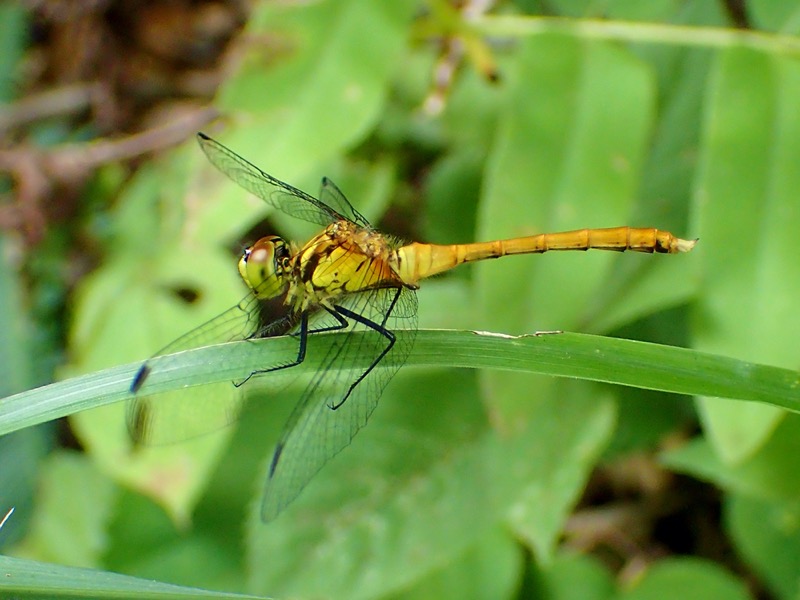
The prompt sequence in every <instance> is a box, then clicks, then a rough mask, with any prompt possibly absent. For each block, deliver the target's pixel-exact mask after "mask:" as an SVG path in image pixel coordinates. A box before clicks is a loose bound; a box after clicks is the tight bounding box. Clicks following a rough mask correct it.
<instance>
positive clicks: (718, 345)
mask: <svg viewBox="0 0 800 600" xmlns="http://www.w3.org/2000/svg"><path fill="white" fill-rule="evenodd" d="M798 96H800V64H799V63H798V62H797V61H795V60H791V59H787V58H784V57H782V56H774V55H773V56H770V55H766V54H762V53H760V52H755V51H752V50H744V49H731V50H728V51H726V52H723V53H721V55H720V56H719V57H718V59H717V63H716V67H715V72H714V75H713V79H712V80H711V86H710V89H709V98H708V106H707V109H706V110H707V112H706V123H705V133H704V137H705V139H704V146H703V156H702V167H701V173H700V175H699V179H698V182H697V197H698V200H699V202H698V205H697V209H698V214H697V221H698V230H699V231H700V234H701V237H702V244H703V251H702V252H698V253H697V260H698V261H700V263H701V269H702V296H701V298H702V301H701V302H700V303H699V304H698V306H697V310H696V319H695V346H696V347H697V348H699V349H701V350H706V351H710V352H715V353H720V354H726V355H728V356H735V357H737V358H742V359H744V360H753V361H759V362H765V363H768V364H773V365H778V366H784V367H788V368H797V365H798V364H800V354H799V353H798V350H797V343H796V340H797V339H798V338H799V337H800V320H798V319H797V318H796V316H797V298H798V297H800V261H798V260H797V257H798V256H800V236H798V235H797V223H798V222H800V204H798V202H797V189H798V188H800V170H798V169H797V164H798V163H800V114H798V111H797V98H798ZM700 407H701V416H702V418H703V422H704V425H705V427H706V430H707V432H708V435H709V436H710V439H711V440H712V442H713V444H714V446H715V447H716V449H717V451H718V452H719V453H720V454H721V456H722V457H723V459H724V460H725V461H728V462H737V461H742V460H745V459H746V458H747V457H748V456H750V455H752V454H753V453H754V452H755V451H756V450H758V448H759V447H760V446H761V445H762V444H763V443H764V442H765V441H766V440H767V439H768V437H769V436H770V434H771V433H772V431H773V429H774V428H775V426H776V424H777V423H778V421H779V420H780V418H781V413H780V412H779V411H775V410H774V409H772V408H769V407H764V406H757V405H752V404H748V405H741V404H736V405H734V404H730V403H724V402H720V401H719V400H715V399H704V400H702V401H701V403H700Z"/></svg>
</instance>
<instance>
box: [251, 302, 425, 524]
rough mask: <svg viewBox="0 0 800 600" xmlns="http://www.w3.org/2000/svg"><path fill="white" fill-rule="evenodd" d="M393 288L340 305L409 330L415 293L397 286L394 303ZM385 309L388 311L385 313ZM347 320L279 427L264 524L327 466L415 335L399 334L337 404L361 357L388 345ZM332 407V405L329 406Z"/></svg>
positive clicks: (372, 356)
mask: <svg viewBox="0 0 800 600" xmlns="http://www.w3.org/2000/svg"><path fill="white" fill-rule="evenodd" d="M396 293H397V290H396V289H381V290H372V291H369V292H362V293H359V294H354V295H351V296H349V297H346V298H344V299H343V301H342V302H341V303H340V304H341V305H343V306H344V307H345V308H347V309H349V310H350V311H353V312H355V313H358V314H361V315H363V316H364V317H365V318H366V319H369V320H370V321H371V322H372V323H375V324H377V325H379V326H382V327H384V328H387V329H389V330H391V331H401V330H406V331H409V332H415V331H416V323H417V322H416V315H417V310H416V309H417V300H416V294H415V292H414V291H413V290H409V289H405V288H402V289H401V290H400V296H399V298H398V300H397V302H394V303H393V299H394V296H395V294H396ZM391 306H393V307H394V308H393V310H392V312H391V314H389V316H388V317H387V316H386V313H387V311H388V310H389V308H390V307H391ZM349 321H350V327H349V328H348V330H347V334H346V335H345V336H344V337H343V339H342V341H340V342H337V344H335V345H333V346H332V347H331V349H330V350H329V351H328V352H327V354H326V355H325V357H324V358H323V360H322V362H321V367H320V369H319V370H318V371H317V372H316V373H315V374H314V376H313V378H312V379H311V381H310V383H309V384H308V386H307V387H306V388H305V390H304V391H303V392H302V395H301V397H300V400H299V402H298V403H297V405H296V407H295V409H294V412H293V413H292V415H291V417H290V418H289V421H288V422H287V423H286V426H285V427H284V430H283V433H282V435H281V439H280V441H279V442H278V445H277V447H276V450H275V454H274V455H273V459H272V464H271V468H270V473H269V475H268V478H267V482H266V487H265V490H264V501H263V504H262V513H261V514H262V518H263V519H264V521H270V520H271V519H273V518H275V517H276V516H277V515H278V514H279V513H280V512H281V511H282V510H283V509H284V508H285V507H286V506H287V505H288V504H289V503H290V502H291V501H292V500H294V499H295V498H296V497H297V495H298V494H299V493H300V492H301V491H302V490H303V488H304V487H305V486H306V484H307V483H308V482H309V481H310V480H311V478H312V477H313V476H314V475H315V474H316V473H317V472H318V471H319V470H320V469H321V468H322V467H323V466H324V465H325V463H327V462H328V461H329V460H330V459H331V458H333V457H334V456H335V455H336V454H338V453H339V452H340V451H341V450H342V449H343V448H345V447H346V446H347V445H348V444H350V441H351V440H352V439H353V436H355V435H356V433H358V431H359V430H360V429H361V428H362V427H363V426H364V425H365V424H366V422H367V420H368V419H369V417H370V415H372V412H373V411H374V410H375V407H376V406H377V404H378V400H379V399H380V396H381V393H382V392H383V389H384V388H385V387H386V385H387V384H388V383H389V381H390V380H391V378H392V377H393V376H394V374H395V373H396V372H397V370H398V369H399V368H400V367H401V366H402V365H403V363H404V362H405V361H406V358H407V357H408V355H409V353H410V352H411V347H412V345H413V339H414V336H413V335H407V336H404V337H403V339H398V340H397V342H396V343H395V344H394V346H393V347H392V349H391V350H390V351H389V352H388V353H387V354H386V355H385V356H384V358H383V359H382V360H381V361H380V363H379V365H378V366H376V367H375V368H374V369H372V370H371V371H370V372H369V373H368V374H367V375H366V377H364V379H363V380H362V381H361V382H360V383H359V384H358V385H357V386H356V387H355V389H354V390H353V391H352V392H351V393H350V395H349V397H347V399H346V401H344V403H343V404H342V400H343V399H344V397H345V395H346V394H347V392H348V390H349V389H350V387H351V385H352V384H353V383H354V382H356V381H357V380H358V378H359V377H361V376H362V375H363V374H364V371H365V367H364V364H365V359H364V357H368V358H367V362H369V360H375V359H377V358H378V357H379V356H380V354H381V352H383V350H384V349H385V348H386V346H387V344H388V343H389V340H388V339H387V338H386V337H385V336H384V335H382V334H381V333H380V332H379V331H376V330H375V329H374V328H370V327H368V326H365V325H364V324H362V323H358V322H356V321H353V320H352V319H349ZM358 333H363V334H364V335H358ZM310 335H312V336H313V335H331V334H330V333H319V334H310ZM359 365H360V367H359ZM340 404H341V405H340ZM338 405H340V406H339V407H338V408H336V409H335V410H334V409H332V408H331V407H335V406H338Z"/></svg>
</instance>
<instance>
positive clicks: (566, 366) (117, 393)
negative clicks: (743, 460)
mask: <svg viewBox="0 0 800 600" xmlns="http://www.w3.org/2000/svg"><path fill="white" fill-rule="evenodd" d="M339 335H341V334H338V333H335V334H325V335H316V336H312V339H311V340H310V341H309V356H308V358H307V360H306V361H305V362H304V363H303V364H302V365H300V366H298V367H296V369H297V370H298V372H306V371H313V370H314V369H315V368H317V367H318V364H317V359H316V358H315V357H319V356H324V355H325V352H326V348H328V347H329V346H330V344H332V343H335V341H336V340H337V337H338V336H339ZM398 335H403V334H402V333H398ZM293 352H296V341H295V340H293V339H292V338H289V337H277V338H270V339H265V340H259V341H256V342H252V341H248V342H234V343H230V344H221V345H217V346H208V347H206V348H199V349H196V350H190V351H187V352H183V353H181V354H180V356H179V357H178V355H175V356H173V357H172V358H171V359H170V360H169V362H168V366H166V367H165V368H164V369H156V370H155V371H154V372H153V374H152V376H151V378H150V379H148V385H149V389H150V390H151V392H152V393H158V392H164V391H169V390H175V389H179V388H182V387H186V386H194V385H203V384H207V383H213V382H219V381H241V380H243V379H244V378H245V377H247V375H249V374H250V373H251V372H252V371H254V370H256V369H257V368H258V367H259V366H260V365H265V364H276V363H277V362H280V359H281V358H283V357H286V356H288V355H291V354H292V353H293ZM176 357H177V359H176ZM361 358H362V359H363V364H364V366H365V367H366V365H367V364H368V362H369V360H371V358H370V357H361ZM154 365H156V366H157V362H156V363H154ZM212 365H213V366H212ZM406 365H407V366H450V367H468V368H476V369H477V368H483V369H499V370H506V371H519V372H527V373H540V374H545V375H552V376H557V377H572V378H576V379H586V380H590V381H599V382H605V383H614V384H618V385H626V386H632V387H638V388H645V389H652V390H660V391H665V392H673V393H680V394H692V395H703V396H717V397H723V398H734V399H738V400H749V401H755V402H764V403H767V404H771V405H773V406H778V407H782V408H786V409H789V410H793V411H800V373H798V372H797V371H793V370H788V369H780V368H777V367H770V366H766V365H758V364H753V363H749V362H745V361H741V360H735V359H732V358H727V357H724V356H717V355H713V354H707V353H703V352H697V351H695V350H689V349H685V348H675V347H671V346H662V345H658V344H650V343H645V342H636V341H631V340H623V339H616V338H609V337H600V336H593V335H584V334H574V333H563V334H547V335H528V336H518V337H511V336H506V335H499V334H491V333H475V332H470V331H451V330H424V331H420V332H418V336H417V340H416V343H415V346H414V351H413V353H412V355H411V357H410V358H409V360H408V362H407V363H406ZM138 368H139V364H138V363H137V364H135V365H124V366H120V367H114V368H111V369H105V370H103V371H98V372H96V373H92V374H89V375H85V376H82V377H77V378H73V379H69V380H66V381H62V382H58V383H54V384H51V385H48V386H44V387H41V388H37V389H34V390H30V391H27V392H23V393H21V394H16V395H14V396H9V397H8V398H5V399H3V400H0V435H2V434H5V433H10V432H11V431H16V430H18V429H22V428H23V427H29V426H31V425H35V424H37V423H42V422H44V421H49V420H52V419H56V418H58V417H63V416H66V415H69V414H73V413H75V412H78V411H81V410H86V409H89V408H95V407H98V406H103V405H105V404H110V403H112V402H118V401H120V400H125V399H127V398H130V391H129V387H130V382H131V381H132V379H133V376H134V374H135V372H136V370H137V369H138Z"/></svg>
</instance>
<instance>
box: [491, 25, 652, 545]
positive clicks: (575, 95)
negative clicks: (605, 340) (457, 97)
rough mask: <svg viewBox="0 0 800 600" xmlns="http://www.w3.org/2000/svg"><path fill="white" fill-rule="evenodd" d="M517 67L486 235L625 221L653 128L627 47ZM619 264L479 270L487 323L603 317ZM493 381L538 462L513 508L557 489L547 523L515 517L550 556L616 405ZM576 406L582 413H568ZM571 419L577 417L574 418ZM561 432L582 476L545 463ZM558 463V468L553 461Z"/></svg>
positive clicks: (504, 417) (562, 47) (511, 262)
mask: <svg viewBox="0 0 800 600" xmlns="http://www.w3.org/2000/svg"><path fill="white" fill-rule="evenodd" d="M545 57H546V59H545ZM517 58H518V62H517V64H516V65H515V69H514V70H513V72H511V73H510V77H509V79H510V81H509V86H510V88H509V92H508V96H507V98H506V102H507V104H506V107H505V111H504V113H503V114H502V117H501V121H500V123H499V127H498V132H497V136H496V139H495V142H494V148H493V151H492V155H491V157H490V159H489V166H488V172H487V175H486V181H485V187H484V197H483V200H482V204H481V207H480V210H479V223H478V229H479V234H478V237H479V238H480V239H497V238H507V237H513V236H519V235H525V234H532V233H538V232H543V231H563V230H569V229H579V228H582V227H608V226H615V225H622V224H625V223H627V222H628V219H629V217H630V214H631V211H632V208H631V207H632V201H633V199H634V196H635V194H636V187H637V179H638V173H639V170H640V168H641V162H642V157H643V154H644V149H645V144H646V140H647V136H648V134H649V128H650V126H651V120H652V102H653V97H652V94H653V89H652V81H651V80H650V78H649V76H648V74H647V72H646V71H645V70H644V69H643V68H642V66H641V65H640V64H639V63H637V62H636V61H633V60H631V58H630V56H629V55H627V54H625V53H623V52H620V51H619V50H618V49H617V48H614V47H612V46H609V45H605V44H602V43H598V44H594V43H588V42H583V41H581V40H579V39H575V38H571V37H567V36H542V37H539V38H533V39H531V40H528V41H526V43H525V44H524V46H523V48H522V49H521V51H520V54H519V56H518V57H517ZM615 258H618V257H614V255H611V254H610V253H607V254H604V253H589V254H588V255H583V254H578V253H574V254H572V255H569V253H564V254H559V253H554V255H550V256H546V257H519V258H517V257H515V258H511V259H507V260H504V261H498V262H492V263H491V264H486V265H479V266H478V267H476V269H477V278H476V283H477V285H478V291H477V296H478V298H479V307H480V308H479V310H480V313H479V314H478V315H476V323H478V324H479V326H481V327H487V328H488V329H490V330H495V331H497V330H501V331H534V330H537V329H543V330H548V329H562V328H568V327H573V326H575V325H577V324H578V323H579V322H580V321H581V320H582V318H583V317H584V315H586V314H587V313H588V312H591V311H593V310H594V308H593V302H592V299H593V298H594V296H596V295H597V294H598V291H599V290H601V289H602V288H601V286H602V285H607V279H608V275H609V273H610V272H611V267H612V265H613V260H614V259H615ZM625 258H626V259H628V258H631V259H633V260H637V257H628V256H626V257H625ZM639 258H642V257H639ZM648 258H652V257H648ZM565 290H568V292H565ZM485 381H486V383H487V384H488V386H487V387H486V390H487V402H488V404H489V406H490V410H491V416H492V419H493V422H494V424H495V426H497V427H498V428H499V429H500V430H501V431H504V432H506V434H509V435H512V436H519V437H520V439H525V440H528V441H529V442H528V443H529V447H527V448H521V447H518V448H516V451H518V452H521V453H522V454H523V456H524V455H528V456H530V457H531V460H530V462H529V463H528V465H529V468H528V470H527V472H526V471H525V470H524V469H523V471H519V470H517V471H515V474H516V476H517V477H518V478H521V479H525V478H526V477H528V478H529V479H528V485H529V486H530V487H529V488H528V489H523V490H521V492H522V493H521V495H520V496H519V501H520V502H519V506H518V507H516V508H515V511H520V514H528V511H530V510H532V508H531V507H532V504H531V500H532V499H533V498H537V497H540V496H541V494H542V491H544V490H553V491H554V490H558V492H557V493H555V494H554V496H553V497H549V498H547V499H546V500H547V501H544V500H545V499H544V498H543V497H541V498H540V500H541V506H543V507H546V509H544V510H542V511H540V512H539V513H538V518H537V520H532V519H531V518H530V515H529V516H521V517H519V518H518V519H516V523H517V524H518V525H519V526H520V527H521V528H522V529H524V531H525V534H524V536H525V538H526V539H527V540H528V541H529V543H531V544H532V546H533V547H534V548H535V549H536V550H537V552H538V553H539V556H542V557H545V558H546V557H547V555H548V553H549V552H550V551H551V550H552V544H553V542H554V540H555V539H557V537H558V533H559V530H560V523H562V522H563V519H564V518H565V517H566V515H567V514H568V511H569V507H571V505H572V503H573V502H574V501H575V500H576V498H577V495H578V494H579V490H580V489H581V488H582V486H583V481H584V478H585V476H586V475H587V474H588V472H589V471H590V470H591V468H592V466H593V463H592V461H591V460H590V457H592V456H596V455H597V453H598V451H599V449H600V448H601V446H602V444H604V443H606V442H607V440H608V436H609V434H610V431H611V430H612V429H613V419H609V418H608V415H609V414H610V413H609V412H608V411H609V406H608V405H607V404H606V403H605V402H604V401H598V398H596V397H595V396H596V392H595V390H593V389H591V388H590V387H588V386H580V387H577V386H572V385H567V384H565V385H559V386H555V385H553V382H551V381H547V380H537V379H533V378H531V377H530V376H521V375H515V376H509V375H504V376H502V377H499V376H497V374H488V375H487V376H486V379H485ZM565 404H569V405H570V406H573V407H580V408H579V409H577V410H576V411H575V412H574V413H573V412H569V413H564V412H563V411H564V406H565ZM570 416H571V417H574V418H575V420H574V421H572V422H570V421H569V417H570ZM587 421H589V422H595V423H598V424H599V423H603V424H604V425H603V426H604V428H605V431H597V432H595V433H594V435H593V436H591V437H590V438H584V437H583V436H580V435H576V436H575V437H574V438H572V437H571V436H570V434H569V432H570V430H573V431H575V432H577V431H580V430H581V429H582V427H583V426H584V424H585V423H586V422H587ZM549 423H558V428H559V429H560V430H561V431H562V434H561V436H562V438H563V439H570V440H571V443H573V444H576V446H575V447H572V448H571V447H569V444H564V443H561V444H559V443H558V442H556V441H555V440H554V439H553V440H552V441H551V443H553V444H555V446H554V447H553V448H552V449H553V451H554V452H555V450H556V448H557V449H558V451H559V452H561V453H562V456H563V457H566V456H569V455H572V456H574V455H575V454H581V455H582V457H583V458H584V460H579V461H577V462H573V463H571V467H570V468H567V467H566V466H565V465H567V464H569V463H570V461H569V460H563V461H562V462H561V463H560V465H561V467H560V468H559V467H557V466H556V464H557V463H555V462H553V459H554V458H555V455H553V456H550V455H542V454H540V453H541V452H542V445H547V443H548V442H547V441H543V440H551V436H550V435H549V428H550V426H551V425H549ZM589 439H591V440H592V441H591V442H588V440H589ZM578 444H580V445H579V446H578ZM583 444H587V445H586V446H584V445H583ZM579 448H580V449H579ZM555 453H556V454H557V453H558V452H555ZM537 460H541V461H542V464H541V465H539V464H537V462H536V461H537ZM551 464H552V465H553V467H554V468H553V469H552V470H551V469H550V468H549V467H548V466H545V465H551ZM572 467H576V470H575V471H571V469H572ZM496 468H497V469H498V470H501V469H504V468H508V464H505V465H504V464H498V465H496ZM568 471H569V472H568ZM537 477H538V478H537ZM565 482H569V485H564V483H565ZM534 504H535V503H534Z"/></svg>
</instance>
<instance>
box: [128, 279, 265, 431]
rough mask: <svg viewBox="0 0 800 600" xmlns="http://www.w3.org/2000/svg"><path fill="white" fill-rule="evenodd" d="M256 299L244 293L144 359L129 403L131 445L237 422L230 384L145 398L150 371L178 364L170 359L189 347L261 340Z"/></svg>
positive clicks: (237, 402)
mask: <svg viewBox="0 0 800 600" xmlns="http://www.w3.org/2000/svg"><path fill="white" fill-rule="evenodd" d="M259 303H260V301H259V300H258V299H257V298H256V297H255V296H254V295H253V294H252V293H250V294H248V295H247V296H245V298H243V299H242V301H241V302H239V303H238V304H237V305H236V306H233V307H232V308H229V309H228V310H226V311H225V312H224V313H222V314H220V315H218V316H217V317H215V318H213V319H212V320H210V321H208V322H206V323H205V324H203V325H201V326H199V327H197V328H196V329H193V330H192V331H190V332H189V333H187V334H185V335H183V336H181V337H180V338H178V339H177V340H175V341H174V342H172V343H171V344H169V345H168V346H166V347H164V348H162V349H161V350H160V351H159V352H158V353H157V355H156V356H154V357H153V358H151V359H149V360H148V361H146V362H145V363H144V364H143V365H142V367H141V368H140V370H139V372H138V373H137V375H136V378H135V379H134V381H133V383H132V385H131V391H132V392H133V393H134V394H135V396H134V397H133V398H132V399H131V400H130V401H129V402H128V406H127V416H126V419H127V425H128V432H129V434H130V436H131V439H132V441H133V442H134V444H144V445H162V444H168V443H173V442H177V441H181V440H187V439H191V438H194V437H197V436H200V435H203V434H205V433H209V432H210V431H214V430H217V429H220V428H222V427H225V426H227V425H229V424H230V423H232V422H233V421H235V420H236V419H237V418H238V415H239V411H240V408H241V405H242V400H243V398H242V395H241V393H240V390H239V389H238V388H237V387H236V386H234V385H233V384H232V383H229V382H224V383H219V384H211V385H204V386H198V387H192V388H186V389H181V390H177V391H174V392H166V393H160V394H155V395H150V394H148V382H149V381H150V380H151V379H152V376H153V374H154V373H157V372H158V371H160V370H168V369H170V368H171V367H172V365H173V364H174V361H176V360H178V359H177V358H176V357H171V356H168V355H171V354H174V353H176V352H181V351H183V350H189V349H191V348H200V347H202V346H210V345H212V344H219V343H224V342H231V341H236V340H244V339H249V338H251V337H254V336H257V335H258V336H263V334H262V332H263V331H264V330H265V328H264V327H263V325H262V324H261V314H260V305H259Z"/></svg>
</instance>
